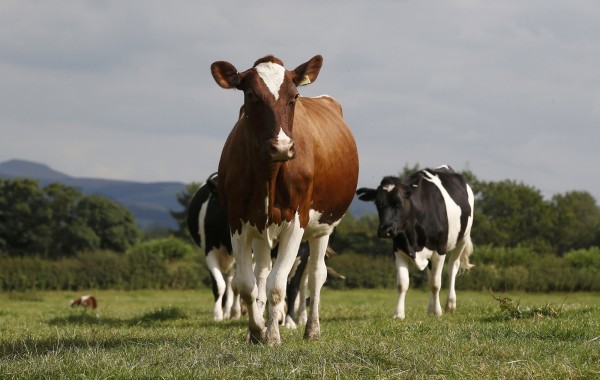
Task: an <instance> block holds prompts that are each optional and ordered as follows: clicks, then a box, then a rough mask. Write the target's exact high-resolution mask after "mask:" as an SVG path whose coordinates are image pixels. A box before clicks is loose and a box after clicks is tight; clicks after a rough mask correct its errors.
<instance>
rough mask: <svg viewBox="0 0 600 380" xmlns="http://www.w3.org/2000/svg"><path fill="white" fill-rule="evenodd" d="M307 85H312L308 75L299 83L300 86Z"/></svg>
mask: <svg viewBox="0 0 600 380" xmlns="http://www.w3.org/2000/svg"><path fill="white" fill-rule="evenodd" d="M307 84H310V78H309V77H308V75H305V76H304V78H302V80H301V81H300V83H298V85H299V86H306V85H307Z"/></svg>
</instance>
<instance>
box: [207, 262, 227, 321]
mask: <svg viewBox="0 0 600 380" xmlns="http://www.w3.org/2000/svg"><path fill="white" fill-rule="evenodd" d="M218 255H219V251H216V250H213V251H211V252H209V253H208V255H206V266H207V268H208V270H209V271H210V273H211V274H212V276H213V278H214V279H215V283H216V286H217V299H216V300H215V305H214V307H213V320H215V321H222V320H223V306H222V305H223V295H224V294H225V291H226V288H227V284H226V283H225V279H224V278H223V272H222V271H221V268H220V266H219V258H218Z"/></svg>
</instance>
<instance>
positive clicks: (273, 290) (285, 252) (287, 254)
mask: <svg viewBox="0 0 600 380" xmlns="http://www.w3.org/2000/svg"><path fill="white" fill-rule="evenodd" d="M303 234H304V230H303V229H302V228H300V216H299V215H298V213H296V215H295V216H294V219H293V220H292V222H291V223H290V224H289V225H288V227H287V228H286V229H285V230H284V231H282V233H281V235H280V236H279V245H278V248H277V259H275V264H274V265H273V269H272V270H271V273H270V274H269V276H268V277H267V300H268V301H269V302H268V306H269V323H268V326H267V333H266V336H265V341H266V343H268V344H271V345H279V344H280V343H281V337H280V335H279V322H280V321H281V320H282V319H283V318H284V315H283V314H281V313H282V312H283V310H284V308H283V302H285V290H286V287H287V277H288V274H289V273H290V270H291V269H292V266H293V265H294V261H295V260H296V255H297V254H298V248H299V247H300V243H301V241H302V235H303ZM280 314H281V315H280Z"/></svg>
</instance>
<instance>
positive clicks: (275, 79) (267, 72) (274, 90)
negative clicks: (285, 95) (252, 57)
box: [254, 62, 285, 100]
mask: <svg viewBox="0 0 600 380" xmlns="http://www.w3.org/2000/svg"><path fill="white" fill-rule="evenodd" d="M254 68H255V69H256V71H257V72H258V75H259V76H260V78H261V79H262V80H263V82H265V85H267V88H268V89H269V91H271V94H273V96H274V97H275V100H278V99H279V89H280V88H281V84H282V83H283V78H284V75H285V68H284V67H283V66H281V65H278V64H277V63H273V62H263V63H259V64H258V65H256V67H254Z"/></svg>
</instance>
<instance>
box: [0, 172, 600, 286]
mask: <svg viewBox="0 0 600 380" xmlns="http://www.w3.org/2000/svg"><path fill="white" fill-rule="evenodd" d="M417 169H418V166H417V165H415V166H414V167H405V168H404V170H403V172H401V173H400V174H399V175H400V176H405V175H408V174H409V173H412V172H414V171H415V170H417ZM463 174H464V175H465V176H466V177H467V179H468V182H469V183H470V185H471V187H472V189H473V192H474V195H475V198H476V199H475V215H474V225H473V230H472V239H473V241H474V244H475V252H474V254H473V256H472V262H473V263H474V264H475V265H476V267H475V269H473V270H472V271H471V273H469V274H468V276H467V277H466V279H461V280H459V285H458V286H459V288H460V287H461V286H464V287H465V288H469V289H478V290H480V289H482V288H486V287H487V288H494V289H500V290H503V289H520V290H535V291H548V290H600V249H599V248H597V247H600V209H599V207H598V205H597V204H596V200H595V199H594V198H593V197H592V196H591V195H590V194H589V193H587V192H585V191H570V192H566V193H564V194H557V195H554V196H552V197H551V198H550V199H544V197H543V196H542V194H541V192H540V191H539V190H537V189H535V188H534V187H532V186H529V185H526V184H524V183H520V182H516V181H512V180H504V181H483V180H479V179H478V178H476V177H475V175H473V173H471V172H464V173H463ZM198 187H199V184H198V183H192V184H189V185H188V186H187V187H186V189H185V190H184V191H183V192H182V193H180V194H178V195H177V201H178V203H179V204H180V205H181V210H174V211H172V212H171V214H172V216H173V218H174V219H175V220H176V221H177V222H178V225H179V228H178V230H176V231H171V233H170V236H169V237H165V236H164V235H161V236H152V235H149V232H148V231H146V232H142V231H140V230H139V229H138V228H137V227H136V224H135V220H134V217H133V216H132V214H131V213H130V212H129V211H128V210H127V209H126V208H124V207H123V206H121V205H118V204H116V203H114V202H112V201H111V200H109V199H107V198H105V197H102V196H99V195H83V194H82V193H81V192H79V191H78V190H76V189H74V188H72V187H69V186H66V185H62V184H59V183H53V184H49V185H46V186H45V187H41V186H40V185H39V182H37V181H35V180H31V179H4V180H3V179H0V288H1V289H5V290H7V289H19V290H23V289H32V288H33V289H63V290H64V289H77V288H87V287H98V288H119V289H139V288H145V287H148V288H156V287H160V288H165V287H167V288H196V287H204V286H207V284H209V283H210V277H209V274H208V271H207V270H206V265H205V260H204V252H200V250H199V249H198V248H197V247H195V246H193V243H192V242H191V239H190V237H189V235H188V233H187V225H186V222H185V219H186V215H187V206H188V204H189V201H190V199H191V197H192V196H193V194H194V192H195V191H196V190H197V188H198ZM377 226H378V217H377V214H376V213H375V210H374V209H373V212H372V213H367V214H365V215H356V216H355V215H352V213H350V212H349V213H348V214H347V215H346V217H345V218H344V220H343V221H342V223H340V224H339V226H338V227H337V229H336V233H335V236H334V237H333V238H332V240H331V245H332V247H333V249H334V250H335V251H336V252H337V253H338V255H337V256H335V257H334V258H333V259H331V265H333V266H335V268H336V270H338V271H339V272H340V273H343V274H345V275H346V277H347V278H348V279H347V280H346V281H344V282H340V281H332V282H330V283H329V286H332V287H349V288H353V287H393V286H395V280H394V276H395V273H394V271H393V269H392V268H393V265H392V262H393V261H392V260H393V255H392V252H391V249H392V248H391V247H392V243H391V241H390V240H387V239H380V238H378V237H377ZM157 247H158V248H157ZM177 252H178V253H177ZM424 281H425V274H424V273H423V272H417V271H412V272H411V282H412V283H413V284H414V285H416V286H418V285H419V284H422V283H423V282H424ZM461 284H462V285H461Z"/></svg>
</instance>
